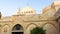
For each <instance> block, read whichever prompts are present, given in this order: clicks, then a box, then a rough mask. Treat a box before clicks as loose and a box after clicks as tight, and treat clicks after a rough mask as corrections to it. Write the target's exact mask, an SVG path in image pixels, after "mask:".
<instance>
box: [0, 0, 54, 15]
mask: <svg viewBox="0 0 60 34" xmlns="http://www.w3.org/2000/svg"><path fill="white" fill-rule="evenodd" d="M53 1H54V0H0V12H1V13H2V15H3V16H11V15H13V14H14V13H15V12H17V10H18V8H21V9H22V8H24V7H26V6H27V4H28V6H30V7H32V8H34V9H35V10H37V13H38V14H39V13H41V12H42V10H43V8H45V7H46V6H48V5H51V4H52V3H53Z"/></svg>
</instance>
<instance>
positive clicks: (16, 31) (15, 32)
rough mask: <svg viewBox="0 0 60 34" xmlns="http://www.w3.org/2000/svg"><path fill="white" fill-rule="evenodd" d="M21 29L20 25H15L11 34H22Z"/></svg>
mask: <svg viewBox="0 0 60 34" xmlns="http://www.w3.org/2000/svg"><path fill="white" fill-rule="evenodd" d="M23 33H24V31H23V27H22V26H21V25H20V24H17V25H15V26H14V27H13V29H12V34H23Z"/></svg>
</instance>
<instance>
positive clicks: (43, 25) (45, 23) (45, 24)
mask: <svg viewBox="0 0 60 34" xmlns="http://www.w3.org/2000/svg"><path fill="white" fill-rule="evenodd" d="M46 24H51V25H53V26H54V27H55V28H56V29H57V27H56V26H55V24H53V23H49V22H48V23H45V24H43V26H42V27H44V26H45V25H46Z"/></svg>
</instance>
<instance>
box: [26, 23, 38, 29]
mask: <svg viewBox="0 0 60 34" xmlns="http://www.w3.org/2000/svg"><path fill="white" fill-rule="evenodd" d="M31 24H33V25H36V26H38V25H37V24H34V23H30V24H28V25H27V27H26V29H27V28H28V27H29V26H30V25H31Z"/></svg>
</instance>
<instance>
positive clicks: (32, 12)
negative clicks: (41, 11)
mask: <svg viewBox="0 0 60 34" xmlns="http://www.w3.org/2000/svg"><path fill="white" fill-rule="evenodd" d="M17 14H18V15H19V14H36V10H34V9H32V8H31V7H29V6H26V7H25V8H24V9H22V10H20V11H19V12H18V13H17Z"/></svg>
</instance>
